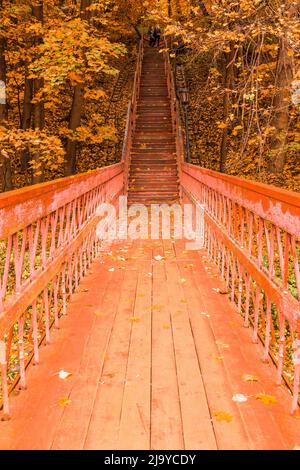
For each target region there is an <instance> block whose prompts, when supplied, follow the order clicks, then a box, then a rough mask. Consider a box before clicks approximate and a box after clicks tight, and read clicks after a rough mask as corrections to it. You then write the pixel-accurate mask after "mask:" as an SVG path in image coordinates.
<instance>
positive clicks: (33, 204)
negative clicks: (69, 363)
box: [0, 162, 124, 418]
mask: <svg viewBox="0 0 300 470" xmlns="http://www.w3.org/2000/svg"><path fill="white" fill-rule="evenodd" d="M123 192H124V163H123V162H121V163H118V164H115V165H112V166H109V167H105V168H102V169H99V170H95V171H92V172H89V173H85V174H81V175H77V176H73V177H69V178H63V179H60V180H57V181H53V182H50V183H44V184H40V185H35V186H32V187H29V188H25V189H21V190H17V191H11V192H8V193H5V194H3V195H1V196H0V215H1V217H0V239H1V242H0V256H1V259H2V269H1V272H0V366H1V383H0V392H1V395H0V406H1V402H2V404H3V412H4V418H8V417H9V392H10V390H11V389H12V388H13V387H14V386H15V385H16V383H17V382H19V384H20V388H21V389H22V388H25V387H26V366H27V365H28V363H29V362H30V360H31V358H33V360H34V362H35V363H36V364H37V363H38V362H39V345H40V343H41V341H42V340H43V339H45V342H46V344H47V343H49V342H50V337H51V334H50V327H51V325H52V324H54V325H55V327H58V326H59V318H60V316H61V315H64V314H66V307H67V302H68V300H69V298H70V296H71V295H72V293H73V292H74V291H75V290H76V289H77V288H78V285H79V282H80V281H81V279H82V278H83V277H84V276H85V274H86V273H87V270H88V268H89V266H90V265H91V263H92V261H93V260H94V259H95V258H96V257H97V256H98V255H99V254H100V249H101V240H99V239H98V238H97V235H96V227H97V224H98V222H99V220H100V217H99V215H98V213H97V208H98V206H99V204H101V203H102V202H106V203H107V202H109V203H114V204H116V201H117V198H118V196H119V195H121V194H123ZM16 347H17V350H16ZM8 376H9V379H8Z"/></svg>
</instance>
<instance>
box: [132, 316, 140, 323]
mask: <svg viewBox="0 0 300 470" xmlns="http://www.w3.org/2000/svg"><path fill="white" fill-rule="evenodd" d="M130 320H131V321H132V323H138V322H139V321H141V319H140V318H139V317H131V318H130Z"/></svg>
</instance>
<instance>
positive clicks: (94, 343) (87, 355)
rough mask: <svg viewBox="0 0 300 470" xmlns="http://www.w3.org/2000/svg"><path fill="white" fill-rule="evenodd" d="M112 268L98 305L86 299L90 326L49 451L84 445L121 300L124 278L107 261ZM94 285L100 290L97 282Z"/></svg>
mask: <svg viewBox="0 0 300 470" xmlns="http://www.w3.org/2000/svg"><path fill="white" fill-rule="evenodd" d="M111 265H112V266H113V267H114V268H115V270H116V271H115V272H112V273H110V272H109V273H108V272H106V276H107V278H108V279H109V282H108V284H107V287H106V291H105V293H104V296H103V298H102V301H101V303H95V300H94V299H95V298H94V297H93V296H92V295H91V297H90V300H89V301H90V302H92V304H93V305H94V306H93V309H92V313H93V314H94V321H93V326H92V328H91V330H90V335H89V339H88V342H87V344H86V347H85V350H84V351H83V355H82V359H81V365H80V369H79V371H78V374H77V376H78V377H77V380H76V382H75V384H74V387H73V389H72V391H71V393H70V394H69V398H70V400H71V405H70V406H68V407H66V408H65V409H64V413H63V416H62V418H61V421H60V423H59V425H58V427H57V429H56V433H55V438H54V441H53V444H52V449H56V450H66V449H68V450H73V449H74V450H76V449H82V448H83V446H84V441H85V438H86V434H87V430H88V426H89V422H90V417H91V413H92V409H93V405H94V401H95V397H96V394H97V389H98V384H99V380H100V377H101V373H102V369H103V362H104V357H105V355H106V350H107V347H108V342H109V338H110V335H111V331H112V327H113V322H114V319H115V315H116V311H117V308H118V302H119V298H120V291H118V288H119V286H120V285H122V282H123V278H124V270H122V269H119V268H120V263H117V262H110V263H109V266H111ZM107 267H108V264H107ZM106 269H107V268H106ZM96 285H97V288H99V283H98V282H97V283H96Z"/></svg>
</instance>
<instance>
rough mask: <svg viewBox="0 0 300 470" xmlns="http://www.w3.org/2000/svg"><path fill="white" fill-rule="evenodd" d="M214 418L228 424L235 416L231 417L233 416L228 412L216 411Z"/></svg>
mask: <svg viewBox="0 0 300 470" xmlns="http://www.w3.org/2000/svg"><path fill="white" fill-rule="evenodd" d="M213 416H214V417H215V418H216V420H217V421H226V422H227V423H230V421H232V418H233V416H231V414H230V413H227V412H226V411H215V412H214V413H213Z"/></svg>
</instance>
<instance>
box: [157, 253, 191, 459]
mask: <svg viewBox="0 0 300 470" xmlns="http://www.w3.org/2000/svg"><path fill="white" fill-rule="evenodd" d="M171 250H172V248H171V249H170V250H167V251H171ZM161 252H162V250H161ZM164 254H165V256H169V253H164ZM170 255H171V253H170ZM165 285H166V272H165V267H164V264H163V263H162V262H154V265H153V300H152V411H151V449H155V450H159V449H168V450H176V449H184V442H183V431H182V419H181V410H180V401H179V391H178V383H177V371H176V363H175V353H174V344H173V334H172V325H171V315H170V311H169V305H168V304H169V298H168V291H167V289H166V288H165Z"/></svg>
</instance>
